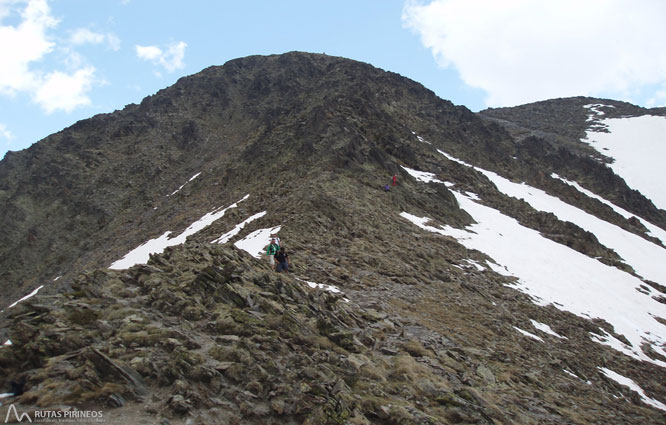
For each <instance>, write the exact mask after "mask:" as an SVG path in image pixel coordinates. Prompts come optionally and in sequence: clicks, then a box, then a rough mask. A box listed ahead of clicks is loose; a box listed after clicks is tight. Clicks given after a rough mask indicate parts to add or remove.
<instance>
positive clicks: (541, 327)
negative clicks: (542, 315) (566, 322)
mask: <svg viewBox="0 0 666 425" xmlns="http://www.w3.org/2000/svg"><path fill="white" fill-rule="evenodd" d="M531 322H532V326H534V328H535V329H538V330H540V331H541V332H544V333H547V334H548V335H552V336H554V337H556V338H561V339H568V338H567V337H565V336H562V335H560V334H558V333H557V332H555V331H553V330H552V329H551V328H550V326H548V325H546V324H544V323H539V322H537V321H536V320H531Z"/></svg>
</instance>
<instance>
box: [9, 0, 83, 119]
mask: <svg viewBox="0 0 666 425" xmlns="http://www.w3.org/2000/svg"><path fill="white" fill-rule="evenodd" d="M13 15H18V16H17V17H18V18H19V23H18V24H17V25H16V26H12V25H4V23H3V22H2V21H0V60H1V61H2V66H0V94H4V95H10V96H14V95H16V94H17V93H27V94H28V95H30V96H31V97H32V99H33V100H34V101H35V102H36V103H37V104H39V106H40V107H41V108H42V109H44V111H46V112H47V113H52V112H55V111H57V110H63V111H67V112H70V111H72V110H73V109H75V108H77V107H79V106H84V105H88V104H90V102H91V101H90V99H89V98H88V95H87V94H88V92H89V91H90V90H91V89H92V83H93V82H94V81H95V80H94V73H95V68H94V67H92V66H84V65H83V63H84V59H83V57H82V56H80V55H78V54H77V53H76V52H74V51H71V50H69V49H68V48H66V47H65V48H64V50H65V51H67V52H68V54H67V57H66V59H65V64H66V65H68V67H69V68H70V72H69V73H66V72H63V71H56V70H48V69H46V70H45V69H43V68H46V67H49V66H52V64H51V63H49V61H47V59H48V58H49V54H50V53H52V52H53V51H54V50H55V48H56V42H55V41H54V38H53V37H52V36H51V34H50V31H51V30H53V29H54V28H55V27H56V26H57V25H58V20H57V19H55V18H54V17H53V16H51V12H50V10H49V5H48V3H47V1H46V0H0V19H4V18H7V17H8V16H13ZM95 37H96V36H95V34H94V33H92V32H90V33H89V34H84V33H81V34H80V35H79V41H83V40H85V39H87V42H91V41H94V40H95ZM72 41H73V40H72ZM40 67H41V68H40Z"/></svg>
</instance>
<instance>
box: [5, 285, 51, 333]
mask: <svg viewBox="0 0 666 425" xmlns="http://www.w3.org/2000/svg"><path fill="white" fill-rule="evenodd" d="M43 287H44V285H40V286H38V287H37V288H36V289H35V290H34V291H32V292H31V293H29V294H28V295H26V296H25V297H23V298H21V299H20V300H17V301H14V302H13V303H12V304H10V305H9V307H7V308H8V309H10V308H12V307H14V306H16V304H18V303H20V302H23V301H25V300H27V299H28V298H32V297H34V296H35V295H37V292H39V290H40V289H42V288H43ZM5 345H7V343H5Z"/></svg>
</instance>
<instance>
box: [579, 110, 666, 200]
mask: <svg viewBox="0 0 666 425" xmlns="http://www.w3.org/2000/svg"><path fill="white" fill-rule="evenodd" d="M596 122H597V123H598V124H600V125H602V126H604V127H605V128H606V130H607V131H608V132H607V133H606V132H598V131H594V129H592V130H589V131H588V132H587V133H586V136H585V138H584V139H583V140H582V141H583V142H586V143H589V144H590V146H592V147H594V148H595V149H596V150H598V151H599V152H600V153H601V154H603V155H605V156H607V157H610V158H612V159H613V160H614V161H613V163H612V164H611V165H610V167H611V168H612V169H613V171H614V172H615V174H617V175H618V176H620V177H622V178H623V179H624V181H626V182H627V185H629V187H630V188H632V189H636V190H638V191H639V192H641V193H642V194H643V195H645V196H646V197H647V198H648V199H650V200H651V201H652V202H653V203H654V204H655V206H656V207H657V208H661V209H664V210H666V190H664V186H663V182H664V180H666V167H664V158H666V117H660V116H653V115H643V116H641V117H629V118H607V119H602V120H596Z"/></svg>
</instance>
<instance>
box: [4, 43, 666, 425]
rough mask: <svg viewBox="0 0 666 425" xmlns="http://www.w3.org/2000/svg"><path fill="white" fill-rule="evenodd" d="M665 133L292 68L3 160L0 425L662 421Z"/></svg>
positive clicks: (302, 64)
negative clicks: (481, 106) (62, 424)
mask: <svg viewBox="0 0 666 425" xmlns="http://www.w3.org/2000/svg"><path fill="white" fill-rule="evenodd" d="M665 123H666V111H665V110H664V109H663V108H661V109H644V108H640V107H637V106H634V105H630V104H627V103H623V102H617V101H612V100H604V99H593V98H583V97H579V98H568V99H556V100H549V101H544V102H538V103H534V104H530V105H523V106H518V107H513V108H499V109H488V110H485V111H481V112H479V113H473V112H471V111H469V110H468V109H466V108H465V107H462V106H455V105H453V104H452V103H451V102H448V101H446V100H443V99H440V98H439V97H437V96H436V95H435V94H434V93H432V92H431V91H430V90H428V89H426V88H425V87H423V86H421V85H420V84H418V83H416V82H414V81H411V80H409V79H406V78H404V77H402V76H400V75H397V74H394V73H390V72H386V71H383V70H380V69H377V68H374V67H372V66H370V65H368V64H364V63H360V62H356V61H352V60H348V59H344V58H338V57H332V56H327V55H318V54H308V53H299V52H292V53H287V54H283V55H273V56H252V57H247V58H241V59H237V60H233V61H230V62H228V63H226V64H225V65H223V66H216V67H210V68H207V69H205V70H203V71H201V72H200V73H198V74H195V75H192V76H189V77H185V78H182V79H181V80H179V81H178V82H177V83H176V84H174V85H173V86H171V87H168V88H165V89H163V90H161V91H160V92H158V93H156V94H155V95H153V96H150V97H148V98H146V99H144V100H143V101H142V102H141V104H139V105H128V106H127V107H125V108H124V109H123V110H121V111H116V112H113V113H110V114H103V115H97V116H94V117H92V118H90V119H87V120H84V121H80V122H78V123H76V124H74V125H73V126H71V127H69V128H66V129H64V130H63V131H61V132H59V133H56V134H53V135H51V136H49V137H47V138H46V139H44V140H41V141H39V142H38V143H35V144H34V145H33V146H32V147H30V148H29V149H26V150H24V151H21V152H10V153H8V154H7V155H6V156H5V158H4V159H3V160H2V161H1V162H0V205H1V209H0V220H1V223H2V228H3V232H0V288H1V290H2V292H3V296H2V299H1V300H0V308H1V309H2V312H1V313H0V338H1V339H0V344H2V345H0V369H1V371H2V372H1V373H0V393H3V394H0V403H2V405H1V406H0V420H1V418H6V422H11V421H12V420H13V421H15V422H21V421H23V422H25V421H27V418H30V419H31V420H33V421H34V422H44V421H45V418H51V419H53V418H60V419H62V418H69V419H70V421H75V422H79V423H109V424H126V423H134V424H154V423H159V424H165V425H166V424H174V425H177V424H183V425H184V424H188V425H190V424H191V425H195V424H237V425H241V424H243V425H245V424H266V425H269V424H313V425H314V424H358V425H360V424H385V425H389V424H493V425H495V424H641V425H644V424H663V423H666V275H665V274H664V273H665V272H664V270H663V264H666V245H665V244H666V211H665V210H664V209H665V208H666V203H664V201H663V197H662V196H661V195H662V194H663V192H661V191H660V190H659V187H658V185H657V187H656V189H655V187H654V186H655V185H653V184H652V185H651V184H650V183H653V182H654V181H655V180H657V181H660V179H661V177H660V176H662V174H663V170H660V167H659V166H658V162H656V161H655V160H654V159H655V158H659V157H660V156H659V154H660V153H661V152H663V150H664V148H663V147H662V146H663V145H664V143H665V142H666V140H665V139H666V124H665ZM655 135H656V136H655ZM628 146H629V149H627V147H628ZM646 146H647V148H646ZM635 155H639V156H638V158H641V159H640V161H639V162H638V165H636V160H635ZM632 161H633V162H632ZM655 164H656V165H655ZM661 168H663V167H661ZM660 173H662V174H660ZM645 176H648V177H651V178H646V177H645ZM662 181H663V180H662ZM272 236H277V237H279V238H280V240H281V244H282V246H283V247H285V248H286V250H287V253H288V254H289V272H288V273H276V272H275V271H274V270H272V269H271V266H270V265H269V262H268V259H267V258H268V257H267V256H266V255H265V247H266V246H267V245H268V243H269V242H270V238H271V237H272ZM23 415H27V416H23Z"/></svg>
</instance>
